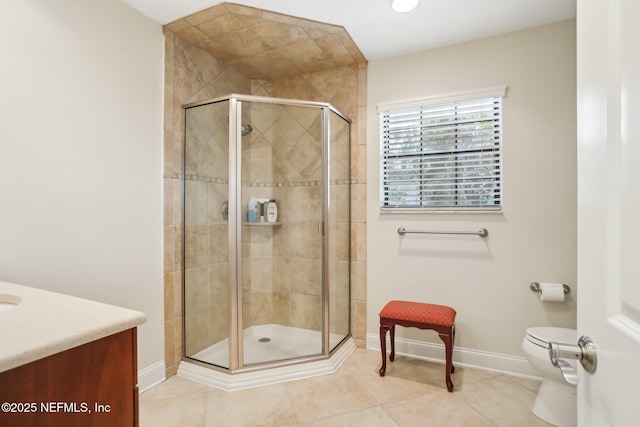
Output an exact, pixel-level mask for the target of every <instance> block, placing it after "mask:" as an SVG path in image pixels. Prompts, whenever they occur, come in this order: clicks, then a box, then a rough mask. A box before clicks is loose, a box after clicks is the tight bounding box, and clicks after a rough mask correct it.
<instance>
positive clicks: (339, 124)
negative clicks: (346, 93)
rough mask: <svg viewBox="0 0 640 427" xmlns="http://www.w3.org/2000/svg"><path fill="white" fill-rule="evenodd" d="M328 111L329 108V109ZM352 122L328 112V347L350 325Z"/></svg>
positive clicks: (343, 334) (340, 336)
mask: <svg viewBox="0 0 640 427" xmlns="http://www.w3.org/2000/svg"><path fill="white" fill-rule="evenodd" d="M327 111H328V109H327ZM349 128H350V126H349V122H347V121H346V120H344V119H343V118H342V117H340V116H339V115H337V114H336V113H335V112H333V111H330V112H329V136H330V137H329V141H330V147H329V180H328V187H329V218H328V227H329V234H328V255H327V258H328V264H329V265H328V267H329V350H330V351H331V350H333V349H334V348H335V347H336V346H337V345H338V344H340V342H342V340H343V339H345V338H346V337H347V336H348V335H349V326H350V324H349V323H350V320H349V319H350V316H349V314H350V302H349V301H350V298H349V288H350V260H351V257H350V233H351V230H350V215H351V214H350V211H349V205H350V203H349V200H350V187H351V186H350V183H351V177H350V155H349V149H350V136H349Z"/></svg>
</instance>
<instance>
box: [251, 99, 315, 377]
mask: <svg viewBox="0 0 640 427" xmlns="http://www.w3.org/2000/svg"><path fill="white" fill-rule="evenodd" d="M239 104H241V105H240V107H241V115H240V117H241V121H242V123H241V126H240V128H241V129H244V131H243V132H242V133H243V136H242V166H241V194H242V197H241V212H242V222H243V226H242V232H241V233H242V256H241V260H242V261H241V262H242V273H241V276H242V295H241V299H242V305H241V307H242V316H241V318H242V335H243V339H242V347H243V350H242V355H243V364H244V366H247V365H253V364H259V363H265V362H274V361H280V360H287V359H294V358H299V357H305V356H312V355H320V354H321V353H322V325H323V310H322V304H323V297H322V294H323V292H322V290H323V289H322V236H321V235H320V234H319V232H318V224H319V223H320V221H321V220H322V184H321V183H322V135H321V134H322V132H321V124H322V121H321V115H322V110H321V109H320V108H315V107H308V106H295V105H289V104H275V103H262V102H249V101H243V102H241V103H240V102H239ZM270 204H271V205H273V204H275V206H276V207H277V218H274V217H273V216H271V217H270V216H269V212H268V211H269V206H270Z"/></svg>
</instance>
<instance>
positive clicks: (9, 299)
mask: <svg viewBox="0 0 640 427" xmlns="http://www.w3.org/2000/svg"><path fill="white" fill-rule="evenodd" d="M21 302H22V298H20V297H18V296H16V295H11V294H0V313H2V312H3V311H7V310H11V309H12V308H15V307H17V306H18V304H20V303H21Z"/></svg>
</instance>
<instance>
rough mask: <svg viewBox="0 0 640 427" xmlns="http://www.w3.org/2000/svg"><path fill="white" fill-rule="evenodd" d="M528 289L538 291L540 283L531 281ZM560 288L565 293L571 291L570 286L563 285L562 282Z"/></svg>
mask: <svg viewBox="0 0 640 427" xmlns="http://www.w3.org/2000/svg"><path fill="white" fill-rule="evenodd" d="M529 289H531V290H532V291H533V292H540V283H538V282H533V283H531V284H530V285H529ZM562 289H563V290H564V294H565V295H566V294H568V293H569V292H571V288H570V287H569V286H568V285H565V284H564V283H563V284H562Z"/></svg>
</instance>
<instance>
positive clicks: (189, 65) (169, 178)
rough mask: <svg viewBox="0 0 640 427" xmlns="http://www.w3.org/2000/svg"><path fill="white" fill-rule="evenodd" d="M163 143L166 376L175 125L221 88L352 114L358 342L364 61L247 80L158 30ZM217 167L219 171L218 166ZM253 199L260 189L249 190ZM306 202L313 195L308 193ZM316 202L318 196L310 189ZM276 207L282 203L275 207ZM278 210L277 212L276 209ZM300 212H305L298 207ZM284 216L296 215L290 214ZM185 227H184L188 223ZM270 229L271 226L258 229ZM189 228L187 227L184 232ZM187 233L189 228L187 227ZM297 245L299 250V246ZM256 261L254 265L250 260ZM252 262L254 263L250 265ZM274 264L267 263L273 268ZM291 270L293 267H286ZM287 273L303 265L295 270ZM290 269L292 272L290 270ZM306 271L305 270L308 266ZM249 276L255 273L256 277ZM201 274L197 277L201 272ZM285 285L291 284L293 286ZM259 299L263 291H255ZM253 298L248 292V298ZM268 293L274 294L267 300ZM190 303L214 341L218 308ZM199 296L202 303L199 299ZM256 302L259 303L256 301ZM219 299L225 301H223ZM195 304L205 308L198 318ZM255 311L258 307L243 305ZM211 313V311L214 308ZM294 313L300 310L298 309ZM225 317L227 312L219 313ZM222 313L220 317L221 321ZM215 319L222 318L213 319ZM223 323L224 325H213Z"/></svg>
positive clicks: (172, 311)
mask: <svg viewBox="0 0 640 427" xmlns="http://www.w3.org/2000/svg"><path fill="white" fill-rule="evenodd" d="M165 41H166V42H165V137H164V138H165V146H164V224H165V232H164V236H165V237H164V248H165V252H164V260H165V261H164V270H165V275H164V288H165V363H166V366H167V376H171V375H174V374H175V372H176V370H177V367H178V363H179V361H180V359H181V357H182V352H183V348H182V342H183V327H182V325H183V319H182V304H183V301H182V295H183V290H182V273H181V272H182V237H183V236H182V221H183V219H182V217H183V212H182V183H181V179H182V174H183V166H182V165H183V139H184V136H183V129H184V112H183V110H182V109H181V106H182V105H183V104H185V103H188V102H194V101H201V100H206V99H210V98H214V97H219V96H223V95H226V94H229V93H243V94H252V95H262V96H275V97H282V98H292V99H303V100H310V101H321V102H330V103H331V104H333V105H334V106H335V107H336V108H338V109H339V110H340V111H341V112H342V113H344V114H345V115H346V116H347V117H349V118H350V119H351V120H352V126H351V168H352V186H351V222H352V226H351V258H352V263H351V333H352V335H353V337H354V338H355V339H356V343H357V344H358V345H360V346H364V341H365V333H366V329H365V325H366V318H365V317H366V310H365V298H366V240H365V239H366V211H365V204H366V137H365V136H366V135H365V129H366V122H365V120H366V64H364V65H360V66H345V67H340V68H335V69H331V70H326V71H322V72H317V73H310V74H304V75H300V76H296V77H293V78H285V79H279V80H250V79H249V78H247V77H245V76H243V75H241V74H240V73H238V72H237V71H235V70H234V69H232V68H229V67H227V66H226V65H225V64H224V63H223V62H222V61H219V60H217V59H215V58H213V57H212V56H211V55H209V54H208V53H205V52H204V51H202V50H200V49H199V48H197V47H195V46H193V45H192V44H190V43H188V42H186V41H184V40H182V39H181V38H179V37H177V36H175V35H174V34H173V33H172V32H170V31H168V30H166V29H165ZM223 170H224V171H225V173H226V172H227V171H226V170H225V169H223ZM216 179H217V178H212V179H211V180H204V181H203V180H202V179H200V180H198V179H194V177H191V178H190V179H188V180H187V185H189V186H193V187H194V188H198V187H202V188H201V189H204V188H205V187H206V188H207V191H208V192H211V191H214V192H215V189H214V187H215V186H216V184H218V185H219V184H220V183H217V182H216ZM314 188H318V190H319V187H312V186H311V187H308V188H298V187H291V188H290V189H288V190H287V191H290V193H291V194H290V195H285V194H282V193H280V194H274V196H275V198H276V199H277V198H279V197H280V198H282V200H283V201H284V200H286V199H289V198H295V199H297V198H298V196H299V195H295V194H294V193H295V192H296V191H298V192H299V191H305V192H308V191H310V192H311V193H313V192H314V191H315V190H313V189H314ZM256 195H257V196H258V197H261V195H260V194H256ZM310 195H311V196H312V200H313V199H314V197H313V196H314V194H310ZM316 199H318V200H319V194H317V195H316ZM283 208H284V206H283ZM285 212H286V210H283V215H287V213H285ZM299 214H300V215H305V214H306V213H304V212H300V213H299ZM291 215H298V214H297V213H296V214H291ZM188 230H189V228H188ZM262 231H269V232H273V230H260V232H262ZM188 232H189V231H188ZM194 232H195V229H194ZM301 250H304V248H302V249H301ZM187 255H188V256H187V263H188V264H189V265H191V266H196V265H195V264H193V265H192V264H190V263H194V262H195V263H197V262H198V261H197V260H194V259H193V256H195V254H187ZM257 265H259V263H258V264H257ZM253 268H258V267H257V266H255V267H253ZM274 268H276V269H277V268H278V264H277V263H275V267H274ZM290 271H294V269H290ZM295 271H297V272H299V271H303V270H298V269H295ZM189 274H201V275H202V274H204V271H200V272H199V271H197V269H190V272H189ZM291 274H294V273H291ZM309 274H313V273H312V272H311V273H309ZM256 277H257V276H256ZM203 280H204V277H203ZM296 282H297V285H295V286H303V284H304V282H305V281H304V280H296ZM244 286H246V284H244ZM291 286H294V285H293V284H292V285H291ZM269 295H270V296H269V298H268V299H266V300H265V299H261V298H258V295H257V294H256V295H254V296H248V295H246V294H245V303H247V304H251V302H252V301H254V302H255V303H256V304H258V305H259V306H264V304H265V303H266V304H267V305H268V306H269V307H271V310H274V309H276V308H277V307H278V304H279V303H278V301H277V296H276V295H275V294H274V293H270V294H269ZM300 295H301V296H300V297H299V299H300V301H299V304H301V305H307V304H311V305H314V304H316V303H315V302H313V301H307V300H306V299H307V297H303V296H302V295H308V293H305V292H300ZM262 297H264V295H262ZM253 298H256V299H255V300H254V299H253ZM274 298H275V299H274ZM195 301H199V302H198V303H197V304H201V306H198V307H197V308H199V309H202V310H201V316H200V318H199V319H196V320H194V322H196V323H198V322H199V323H201V324H203V325H204V326H203V327H205V328H210V329H209V331H210V332H208V334H209V339H213V340H214V341H215V340H216V339H217V337H215V336H214V335H215V330H216V329H218V328H217V327H216V328H215V329H214V328H213V327H211V324H212V323H213V322H216V318H215V317H212V316H218V315H223V316H226V311H225V310H226V309H224V310H222V309H220V307H221V305H219V304H220V303H221V301H217V302H216V301H210V300H209V299H199V298H198V297H194V304H196V302H195ZM205 301H206V302H205ZM257 301H260V302H257ZM222 305H225V304H224V303H223V304H222ZM203 310H208V311H207V312H208V314H207V315H206V316H205V315H204V312H205V311H203ZM248 312H249V313H251V312H253V313H255V314H254V316H258V314H257V313H259V312H260V310H256V311H253V310H250V311H248ZM214 313H215V314H214ZM301 313H302V312H301ZM300 316H302V317H300V318H299V319H297V320H294V321H292V323H293V324H296V325H300V326H305V327H310V326H312V325H313V324H315V323H316V320H315V319H313V318H308V319H307V318H305V317H304V315H300ZM226 317H228V316H226ZM226 317H225V319H226ZM218 321H219V324H220V323H223V322H222V321H220V319H218ZM247 321H248V322H249V323H259V321H260V319H257V318H255V319H247ZM219 329H225V328H219Z"/></svg>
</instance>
